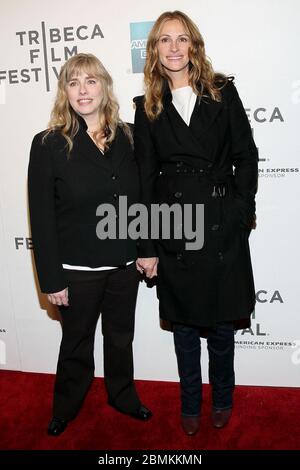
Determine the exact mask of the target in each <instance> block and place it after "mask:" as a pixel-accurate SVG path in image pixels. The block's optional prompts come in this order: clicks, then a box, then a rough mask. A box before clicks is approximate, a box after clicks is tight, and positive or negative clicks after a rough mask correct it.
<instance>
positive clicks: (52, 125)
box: [44, 54, 132, 153]
mask: <svg viewBox="0 0 300 470" xmlns="http://www.w3.org/2000/svg"><path fill="white" fill-rule="evenodd" d="M82 72H85V73H86V74H87V75H89V76H91V77H94V78H97V79H98V80H100V83H101V86H102V93H103V97H102V101H101V104H100V107H99V130H97V131H96V132H94V134H93V138H94V140H95V141H96V142H99V141H100V139H102V138H103V137H105V144H104V147H105V148H108V147H109V145H110V144H111V143H112V141H113V140H114V138H115V135H116V130H117V127H118V125H120V126H121V127H122V128H123V129H124V132H125V133H126V135H127V136H128V138H129V140H130V142H131V143H132V135H131V131H130V129H129V126H128V125H127V124H126V123H124V122H123V121H121V119H120V117H119V105H118V102H117V99H116V97H115V95H114V92H113V81H112V78H111V76H110V74H109V73H108V72H107V70H106V69H105V67H104V65H103V64H102V63H101V62H100V60H99V59H98V58H97V57H95V56H94V55H93V54H77V55H75V56H73V57H71V58H70V59H69V60H67V62H66V63H65V64H64V65H63V66H62V68H61V70H60V73H59V77H58V84H57V94H56V99H55V103H54V106H53V109H52V112H51V118H50V122H49V127H48V130H47V132H46V134H45V136H44V139H45V138H46V137H47V135H49V133H51V132H53V131H58V132H60V133H61V134H62V135H63V137H64V138H65V139H66V141H67V146H68V153H70V152H71V150H72V148H73V141H74V137H75V135H76V134H77V132H78V130H79V122H78V115H77V113H76V112H75V111H74V110H73V108H72V107H71V105H70V103H69V100H68V97H67V94H66V87H67V84H68V82H69V81H70V80H71V79H72V78H74V77H76V76H78V75H79V74H80V73H82Z"/></svg>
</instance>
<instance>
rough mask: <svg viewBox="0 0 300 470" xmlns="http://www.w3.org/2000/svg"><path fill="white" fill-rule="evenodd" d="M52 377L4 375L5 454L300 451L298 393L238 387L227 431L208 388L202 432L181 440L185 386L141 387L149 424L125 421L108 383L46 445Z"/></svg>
mask: <svg viewBox="0 0 300 470" xmlns="http://www.w3.org/2000/svg"><path fill="white" fill-rule="evenodd" d="M53 383H54V376H53V375H47V374H31V373H23V372H12V371H1V372H0V384H1V388H0V433H1V434H0V448H1V449H34V450H36V449H43V450H45V449H72V450H73V449H78V450H80V449H95V450H101V449H106V450H117V449H120V450H147V449H148V450H154V449H156V450H167V449H168V450H175V449H181V450H196V449H198V450H206V449H208V450H214V449H220V450H221V449H223V450H224V449H230V450H238V449H239V450H248V449H251V450H253V449H255V450H281V449H288V450H296V449H297V450H298V449H300V426H299V420H300V390H299V388H275V387H245V386H237V387H236V389H235V395H234V411H233V415H232V418H231V421H230V423H229V424H228V426H227V427H226V428H224V429H220V430H219V429H214V428H213V427H212V426H211V424H210V406H211V399H210V389H209V386H208V385H205V386H204V405H203V409H202V416H201V430H200V431H199V433H198V434H197V435H196V436H193V437H189V436H185V434H183V432H182V430H181V428H180V425H179V413H180V411H179V385H178V384H177V383H170V382H150V381H137V388H138V391H139V393H140V396H141V398H142V400H143V402H144V403H145V404H146V405H147V406H149V408H151V410H152V411H153V415H154V416H153V418H152V419H151V420H150V421H148V422H145V423H144V422H139V421H136V420H133V419H132V418H129V417H127V416H126V415H122V414H120V413H118V412H116V411H114V410H113V409H111V408H110V407H109V406H108V405H107V404H106V395H105V392H104V386H103V380H102V379H95V380H94V382H93V385H92V387H91V389H90V391H89V394H88V396H87V398H86V401H85V403H84V406H83V408H82V410H81V412H80V414H79V415H78V417H77V418H76V420H74V421H73V422H71V423H70V424H69V426H68V428H67V430H66V431H65V432H64V433H63V434H62V435H61V436H59V437H48V436H47V434H46V428H47V424H48V421H49V419H50V417H51V401H52V389H53Z"/></svg>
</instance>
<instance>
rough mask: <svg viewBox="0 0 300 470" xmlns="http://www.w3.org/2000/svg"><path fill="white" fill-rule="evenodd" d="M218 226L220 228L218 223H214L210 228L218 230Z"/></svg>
mask: <svg viewBox="0 0 300 470" xmlns="http://www.w3.org/2000/svg"><path fill="white" fill-rule="evenodd" d="M219 228H220V225H218V224H214V225H213V226H212V227H211V229H212V230H219Z"/></svg>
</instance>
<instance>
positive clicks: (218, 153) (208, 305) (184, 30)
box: [134, 11, 258, 435]
mask: <svg viewBox="0 0 300 470" xmlns="http://www.w3.org/2000/svg"><path fill="white" fill-rule="evenodd" d="M144 74H145V95H144V96H139V97H136V98H135V100H134V101H135V104H136V115H135V152H136V157H137V160H138V164H139V167H140V175H141V187H142V202H144V203H145V204H147V205H148V207H150V206H151V204H152V203H153V202H155V203H165V204H168V205H169V206H171V205H173V204H175V203H177V204H180V207H181V208H182V213H183V214H184V211H185V208H186V205H187V204H189V205H192V207H193V210H194V212H193V214H192V215H190V216H189V217H186V218H183V219H182V220H183V223H182V226H181V229H182V237H181V239H178V238H176V237H175V236H173V238H170V239H164V238H163V237H162V236H161V238H160V239H159V240H158V241H157V242H155V243H154V242H153V241H151V240H145V241H141V243H140V248H139V258H138V260H137V266H138V269H140V270H144V271H145V273H146V275H147V276H148V277H153V276H154V275H156V273H157V275H158V297H159V302H160V304H159V305H160V316H161V318H162V319H165V320H169V321H170V322H171V323H172V324H173V330H174V342H175V351H176V355H177V361H178V370H179V376H180V384H181V425H182V427H183V429H184V431H185V432H186V433H187V434H188V435H193V434H196V433H197V432H198V430H199V424H200V413H201V402H202V378H201V366H200V344H201V343H200V337H199V329H200V328H202V327H203V328H205V330H206V331H207V345H208V352H209V378H210V382H211V384H212V404H213V408H212V423H213V426H215V427H217V428H222V427H224V426H225V425H226V424H227V423H228V421H229V418H230V415H231V411H232V406H233V388H234V366H233V362H234V361H233V360H234V329H235V328H237V327H238V324H239V323H240V322H241V321H243V322H244V324H245V323H249V319H250V315H251V312H252V311H253V307H254V303H255V292H254V283H253V276H252V268H251V259H250V253H249V244H248V236H249V233H250V230H251V227H252V224H253V221H254V216H255V193H256V186H257V172H258V170H257V161H258V156H257V149H256V146H255V144H254V141H253V138H252V133H251V129H250V125H249V122H248V119H247V116H246V114H245V111H244V108H243V105H242V103H241V100H240V98H239V96H238V93H237V90H236V88H235V86H234V84H233V81H232V78H228V77H226V76H224V75H222V74H216V73H215V72H214V70H213V68H212V65H211V63H210V62H209V60H208V58H207V57H206V54H205V47H204V42H203V38H202V36H201V34H200V32H199V30H198V28H197V26H196V25H195V24H194V23H193V21H192V20H191V19H190V18H189V17H188V16H187V15H185V14H184V13H182V12H180V11H174V12H165V13H163V14H162V15H161V16H160V17H159V18H158V19H157V21H156V22H155V24H154V26H153V28H152V30H151V32H150V34H149V37H148V43H147V59H146V64H145V70H144ZM197 204H199V205H200V204H202V205H204V225H203V224H202V227H201V228H202V230H203V234H204V244H203V246H202V248H201V247H200V246H199V247H198V248H196V245H193V246H194V248H193V246H192V248H191V247H189V248H187V246H186V242H187V241H189V242H190V240H189V239H188V238H189V237H187V233H188V231H187V230H186V229H187V228H188V227H187V226H189V227H191V226H193V228H194V230H195V221H196V219H195V216H196V214H197V211H196V205H197ZM198 207H199V206H198ZM179 228H180V225H179ZM177 229H178V227H177ZM173 232H174V231H173ZM173 234H174V233H173ZM176 235H177V237H178V233H176ZM158 259H159V263H158Z"/></svg>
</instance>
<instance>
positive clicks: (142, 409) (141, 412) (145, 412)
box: [108, 400, 152, 421]
mask: <svg viewBox="0 0 300 470" xmlns="http://www.w3.org/2000/svg"><path fill="white" fill-rule="evenodd" d="M108 404H109V405H110V406H111V407H112V408H114V409H115V410H117V411H119V412H120V413H124V414H126V415H128V416H131V418H135V419H139V420H140V421H147V419H150V418H151V416H152V413H151V411H150V410H149V409H148V408H146V406H144V405H142V404H141V405H140V406H139V407H138V408H137V409H136V410H135V411H124V410H122V409H121V408H119V407H118V406H116V405H114V403H112V402H111V401H110V400H108Z"/></svg>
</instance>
